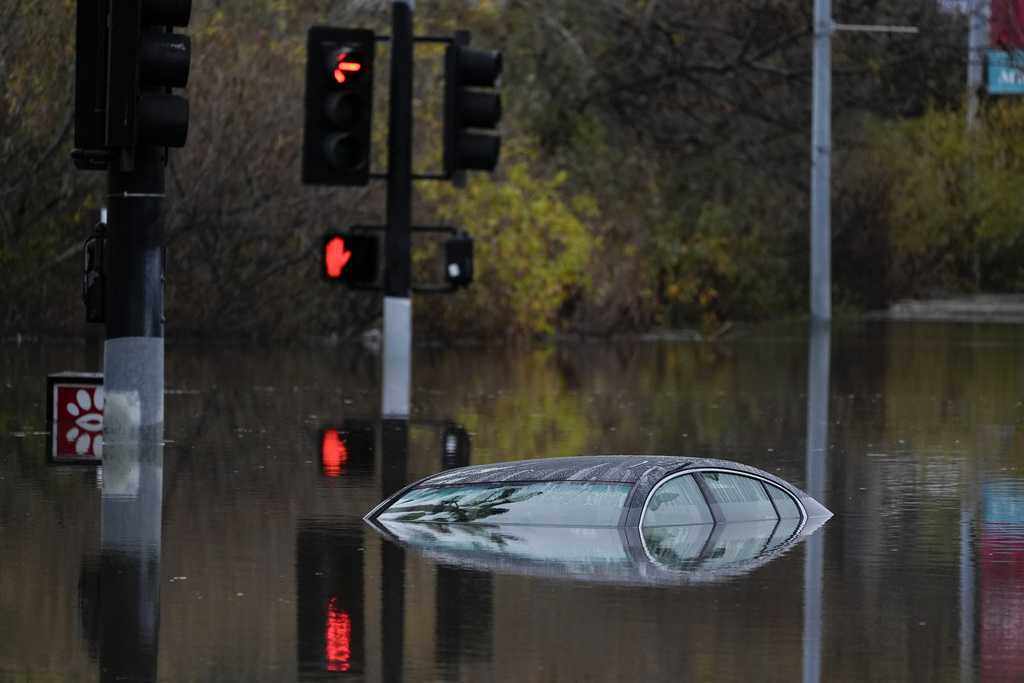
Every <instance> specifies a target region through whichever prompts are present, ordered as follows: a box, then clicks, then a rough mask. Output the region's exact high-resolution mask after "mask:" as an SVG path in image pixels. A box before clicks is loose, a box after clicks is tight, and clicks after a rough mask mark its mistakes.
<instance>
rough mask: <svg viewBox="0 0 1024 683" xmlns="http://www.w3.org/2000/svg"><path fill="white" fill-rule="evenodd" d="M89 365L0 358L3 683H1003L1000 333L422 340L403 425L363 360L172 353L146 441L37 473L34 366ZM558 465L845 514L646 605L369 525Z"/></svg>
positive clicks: (92, 363) (1008, 644)
mask: <svg viewBox="0 0 1024 683" xmlns="http://www.w3.org/2000/svg"><path fill="white" fill-rule="evenodd" d="M98 356H99V353H98V351H97V350H96V349H90V348H87V347H84V346H82V347H60V346H47V345H42V346H40V345H33V346H21V347H14V346H8V347H5V348H4V349H3V353H2V354H0V547H2V554H0V680H3V681H8V680H12V681H50V680H83V681H91V680H116V679H119V678H124V677H134V678H135V679H142V680H144V679H147V678H149V679H153V678H155V679H159V680H166V681H179V680H194V681H226V680H239V681H241V680H245V681H282V680H330V679H332V678H338V679H339V680H342V679H344V680H465V681H479V680H508V681H579V680H668V679H670V678H678V679H681V680H716V681H732V680H736V681H750V680H759V681H761V680H779V681H793V680H806V681H819V680H821V681H840V680H850V681H863V680H886V681H903V680H906V681H918V680H919V681H925V680H927V681H934V680H961V681H969V680H1022V679H1024V451H1022V449H1021V446H1022V427H1021V424H1022V423H1021V420H1022V417H1024V375H1022V374H1021V372H1020V371H1019V368H1021V367H1022V361H1024V357H1022V356H1024V329H1022V328H1020V327H1017V326H1009V325H1007V326H970V325H957V326H946V325H940V324H914V323H870V324H862V325H853V326H840V327H836V328H835V329H833V330H832V332H831V334H830V335H828V336H826V337H824V338H823V337H821V336H820V335H819V336H818V337H817V338H816V339H814V340H812V338H811V335H809V334H808V332H807V330H806V329H805V328H803V327H802V326H794V327H783V328H779V329H774V330H769V331H766V332H764V333H763V334H758V335H757V336H751V337H747V338H744V339H740V340H737V341H731V342H725V343H720V344H715V345H705V344H697V343H681V342H652V343H635V342H630V343H621V344H607V343H600V344H598V343H580V344H564V345H559V346H555V347H550V348H543V349H518V350H516V349H499V350H494V349H468V350H467V349H458V350H438V349H418V350H417V352H416V357H415V361H414V370H413V373H414V374H413V387H412V415H411V419H410V420H409V421H408V422H403V421H382V420H380V419H379V405H380V392H379V387H378V385H377V382H378V376H379V371H378V367H377V363H378V361H377V358H376V356H374V355H373V354H372V353H370V352H367V351H364V350H362V349H359V348H357V347H338V348H332V349H291V350H288V349H282V350H254V349H234V348H230V349H229V348H221V349H214V350H202V349H197V348H190V347H174V346H173V345H172V346H171V347H170V349H169V351H168V355H167V396H166V424H165V428H164V438H165V443H164V445H163V446H162V448H159V447H156V448H153V449H151V450H149V451H146V452H144V453H141V454H139V453H135V454H134V455H133V456H132V457H135V458H136V459H135V460H134V461H133V462H136V463H138V466H137V467H136V468H135V469H125V468H123V467H121V466H120V465H118V464H117V463H119V462H125V460H124V458H123V457H122V455H119V453H118V452H117V451H116V448H115V449H114V450H113V451H112V452H108V453H105V458H106V460H107V464H106V465H105V466H104V467H103V468H96V467H92V466H55V465H50V464H48V463H47V461H46V449H47V445H48V436H47V434H46V433H45V432H46V430H47V426H46V424H45V421H46V420H45V405H44V393H45V392H44V389H45V375H46V373H47V372H54V371H58V370H71V369H74V370H96V369H98V367H97V362H96V361H97V359H98ZM325 434H326V435H327V437H326V438H327V440H328V445H329V448H328V449H327V457H325V452H324V448H323V445H324V439H325ZM339 443H341V444H344V453H342V451H341V450H339V447H338V444H339ZM580 453H665V454H676V455H691V456H705V457H716V458H726V459H732V460H739V461H742V462H745V463H748V464H751V465H754V466H756V467H760V468H762V469H765V470H768V471H770V472H772V473H774V474H777V475H778V476H780V477H783V478H784V479H787V480H789V481H790V482H792V483H793V484H795V485H797V486H799V487H801V488H804V489H806V490H808V491H809V492H810V493H812V494H813V495H815V496H816V497H818V498H819V499H820V500H821V501H822V502H823V503H824V504H825V505H827V506H828V507H829V508H830V509H831V510H832V511H833V512H834V513H835V517H834V518H833V519H832V520H830V521H829V522H828V523H827V524H826V525H825V526H824V527H823V528H821V529H819V530H818V531H817V532H816V533H815V534H814V535H813V536H812V537H810V538H809V539H807V540H806V541H805V542H802V543H799V544H796V545H794V546H793V547H792V548H789V549H788V550H787V551H786V552H784V553H781V554H780V555H779V556H778V557H773V558H771V560H770V561H768V562H764V563H759V564H756V565H755V566H752V567H751V568H750V570H749V571H742V572H731V573H725V574H723V575H721V576H719V577H718V578H717V580H710V581H707V580H701V581H690V582H688V581H680V582H677V583H674V584H668V585H663V584H655V585H650V584H644V583H638V582H630V581H626V580H623V581H608V580H590V579H588V576H587V574H586V572H578V573H577V575H572V576H560V575H558V574H557V573H552V572H537V573H535V574H530V573H528V572H505V571H501V570H500V569H494V568H491V569H488V568H487V566H486V565H482V566H478V567H471V566H464V565H459V564H452V563H449V562H446V561H445V560H444V558H443V556H439V555H437V554H435V555H430V554H424V553H421V552H417V551H415V550H412V549H409V548H406V547H402V546H398V545H396V544H394V543H393V542H391V541H388V540H386V539H385V538H383V537H382V536H381V535H380V534H378V533H376V532H375V531H374V530H373V529H371V528H370V527H368V526H366V525H365V524H364V523H363V522H362V521H361V517H362V515H363V514H364V513H365V512H366V511H367V510H368V509H369V508H370V507H372V506H373V505H374V504H375V503H376V502H377V501H378V500H379V499H380V498H381V497H382V496H384V495H385V494H387V493H390V492H391V491H393V490H395V489H397V488H398V487H400V486H402V485H404V484H405V483H407V482H411V481H414V480H416V479H418V478H420V477H422V476H426V475H427V474H431V473H434V472H436V471H438V470H440V469H442V468H444V467H447V466H451V465H455V464H477V463H487V462H498V461H503V460H511V459H521V458H532V457H551V456H560V455H573V454H580ZM129 455H131V454H129ZM124 457H128V456H124ZM118 458H122V459H121V460H118ZM580 538H581V539H583V538H584V537H580ZM585 542H586V541H585V540H580V541H578V543H577V544H576V545H574V546H573V547H569V545H570V544H568V543H566V542H565V541H564V540H561V539H560V538H559V540H557V543H563V544H566V546H567V547H566V554H567V555H568V556H569V558H570V559H571V558H572V557H573V556H574V554H579V552H580V546H581V545H582V544H583V543H585ZM591 542H592V543H593V544H594V546H595V547H604V545H602V544H607V540H602V539H601V538H598V537H594V538H593V539H591ZM555 545H556V543H555V542H552V543H548V544H546V545H544V548H545V552H548V553H550V552H552V550H551V548H552V547H554V546H555ZM609 547H614V543H612V544H611V545H610V546H609Z"/></svg>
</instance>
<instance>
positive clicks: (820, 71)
mask: <svg viewBox="0 0 1024 683" xmlns="http://www.w3.org/2000/svg"><path fill="white" fill-rule="evenodd" d="M812 106H813V109H812V114H811V318H812V319H813V320H820V321H826V320H831V319H832V225H831V213H832V202H831V196H830V194H831V189H830V186H831V178H830V175H831V173H830V171H831V163H832V160H831V156H832V155H831V152H832V2H831V0H814V93H813V96H812Z"/></svg>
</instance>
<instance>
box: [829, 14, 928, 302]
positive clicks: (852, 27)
mask: <svg viewBox="0 0 1024 683" xmlns="http://www.w3.org/2000/svg"><path fill="white" fill-rule="evenodd" d="M834 31H851V32H859V33H917V27H915V26H875V25H866V24H837V23H835V22H833V21H832V0H814V75H813V79H814V85H813V94H812V96H811V101H812V112H811V320H812V321H819V322H827V321H830V320H831V319H832V33H833V32H834Z"/></svg>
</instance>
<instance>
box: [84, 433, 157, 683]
mask: <svg viewBox="0 0 1024 683" xmlns="http://www.w3.org/2000/svg"><path fill="white" fill-rule="evenodd" d="M103 461H104V464H103V505H102V531H101V537H100V561H99V596H98V597H99V629H100V632H99V655H100V680H101V681H123V680H131V681H154V680H156V678H157V659H158V643H159V640H160V529H161V519H162V513H163V443H162V442H161V441H160V440H159V439H147V440H145V441H127V442H120V443H119V442H108V443H106V444H104V449H103Z"/></svg>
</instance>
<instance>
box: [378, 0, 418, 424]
mask: <svg viewBox="0 0 1024 683" xmlns="http://www.w3.org/2000/svg"><path fill="white" fill-rule="evenodd" d="M412 12H413V0H394V2H393V3H392V18H391V26H392V28H391V112H390V117H391V119H390V122H389V126H388V199H387V240H386V255H387V258H386V259H385V263H386V266H385V271H384V330H383V332H384V348H383V354H382V361H383V383H382V385H383V386H382V392H381V413H382V415H383V416H384V417H407V416H408V415H409V393H410V384H411V381H412V377H411V374H412V373H411V369H412V298H411V289H412V287H411V281H412V275H411V270H412V261H411V252H412V84H413V36H412Z"/></svg>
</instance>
